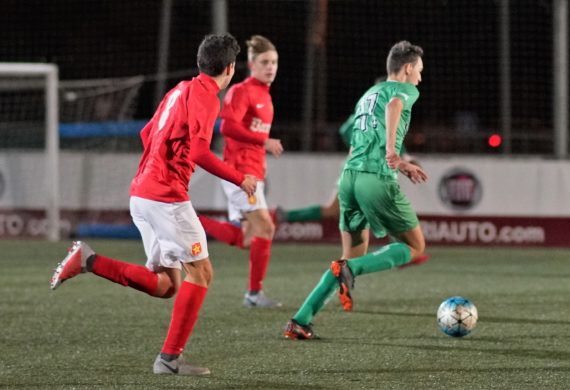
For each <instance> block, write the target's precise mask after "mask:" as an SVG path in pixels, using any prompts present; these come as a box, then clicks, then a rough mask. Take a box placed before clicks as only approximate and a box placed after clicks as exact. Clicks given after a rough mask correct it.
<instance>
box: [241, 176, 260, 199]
mask: <svg viewBox="0 0 570 390" xmlns="http://www.w3.org/2000/svg"><path fill="white" fill-rule="evenodd" d="M240 188H241V189H242V190H243V191H244V192H245V193H246V194H247V196H252V195H253V194H255V190H256V189H257V178H256V177H255V176H253V175H245V179H244V180H243V181H242V182H241V184H240Z"/></svg>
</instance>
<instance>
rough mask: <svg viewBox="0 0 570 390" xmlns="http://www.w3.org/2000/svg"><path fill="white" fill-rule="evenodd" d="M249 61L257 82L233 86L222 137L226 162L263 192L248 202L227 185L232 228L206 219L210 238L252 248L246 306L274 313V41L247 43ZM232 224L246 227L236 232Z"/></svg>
mask: <svg viewBox="0 0 570 390" xmlns="http://www.w3.org/2000/svg"><path fill="white" fill-rule="evenodd" d="M246 43H247V47H248V49H247V59H248V66H249V69H250V71H251V76H250V77H249V78H247V79H245V80H244V81H242V82H241V83H238V84H236V85H234V86H232V87H231V88H230V89H229V91H228V93H227V94H226V96H225V99H224V107H223V108H222V112H221V118H222V120H223V121H222V125H221V133H222V134H223V136H224V138H225V147H224V161H225V162H227V163H228V164H230V165H231V166H233V167H234V168H236V169H238V170H240V171H242V172H244V173H248V174H251V175H253V176H255V177H256V178H258V179H259V180H260V182H259V183H258V185H257V191H256V192H255V194H254V195H253V196H246V194H244V193H243V191H240V190H239V188H238V187H237V186H236V185H235V184H233V183H231V182H229V181H222V187H223V189H224V192H225V194H226V197H227V198H228V214H229V220H230V222H220V221H216V220H213V219H211V218H208V217H204V216H201V217H200V221H201V222H202V225H203V226H204V228H205V229H206V232H207V233H208V235H210V236H212V237H214V238H216V239H218V240H220V241H223V242H226V243H228V244H230V245H235V246H237V247H240V248H248V247H249V287H248V290H247V292H246V294H245V297H244V301H243V304H244V306H246V307H263V308H272V307H279V306H281V303H280V302H277V301H275V300H272V299H270V298H268V297H267V296H265V294H264V293H263V290H262V283H263V279H264V278H265V274H266V272H267V267H268V265H269V258H270V252H271V243H272V240H273V235H274V233H275V225H274V223H273V220H272V217H271V214H270V212H269V210H268V208H267V202H266V201H265V194H264V183H263V180H264V178H265V170H266V163H265V153H266V152H269V153H271V154H273V155H274V156H276V157H279V156H280V155H281V153H282V152H283V146H282V145H281V141H280V140H278V139H274V138H270V137H269V131H270V128H271V123H272V121H273V103H272V100H271V95H270V94H269V88H270V86H271V83H273V80H275V76H276V74H277V61H278V55H277V50H276V49H275V46H274V45H273V43H271V41H270V40H269V39H267V38H265V37H263V36H261V35H254V36H252V37H251V38H250V40H248V41H247V42H246ZM231 222H238V223H239V222H241V226H236V225H234V224H232V223H231Z"/></svg>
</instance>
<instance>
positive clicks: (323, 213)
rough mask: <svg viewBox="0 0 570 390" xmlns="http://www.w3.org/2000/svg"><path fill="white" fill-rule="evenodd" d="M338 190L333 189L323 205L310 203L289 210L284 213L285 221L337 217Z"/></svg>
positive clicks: (319, 219)
mask: <svg viewBox="0 0 570 390" xmlns="http://www.w3.org/2000/svg"><path fill="white" fill-rule="evenodd" d="M339 213H340V211H339V205H338V190H336V189H335V190H334V191H333V193H332V195H331V197H330V199H329V201H328V202H327V203H326V204H324V205H318V204H315V205H310V206H307V207H303V208H299V209H294V210H289V211H286V212H285V213H284V217H283V221H285V222H306V221H321V220H322V219H324V218H338V216H339Z"/></svg>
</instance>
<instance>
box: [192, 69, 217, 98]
mask: <svg viewBox="0 0 570 390" xmlns="http://www.w3.org/2000/svg"><path fill="white" fill-rule="evenodd" d="M197 79H198V80H199V81H200V82H201V83H202V85H204V86H205V87H206V90H207V91H209V92H210V91H211V92H212V93H215V94H216V93H218V92H220V87H219V86H218V83H216V81H215V80H214V79H213V78H212V77H210V76H208V75H207V74H205V73H200V74H199V75H198V77H197Z"/></svg>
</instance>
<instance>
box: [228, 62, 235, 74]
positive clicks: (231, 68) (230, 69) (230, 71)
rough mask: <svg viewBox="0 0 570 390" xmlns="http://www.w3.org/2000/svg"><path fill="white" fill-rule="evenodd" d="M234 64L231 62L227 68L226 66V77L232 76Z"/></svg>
mask: <svg viewBox="0 0 570 390" xmlns="http://www.w3.org/2000/svg"><path fill="white" fill-rule="evenodd" d="M235 67H236V63H235V62H232V63H231V64H229V65H228V66H226V76H229V75H233V73H234V71H235Z"/></svg>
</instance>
